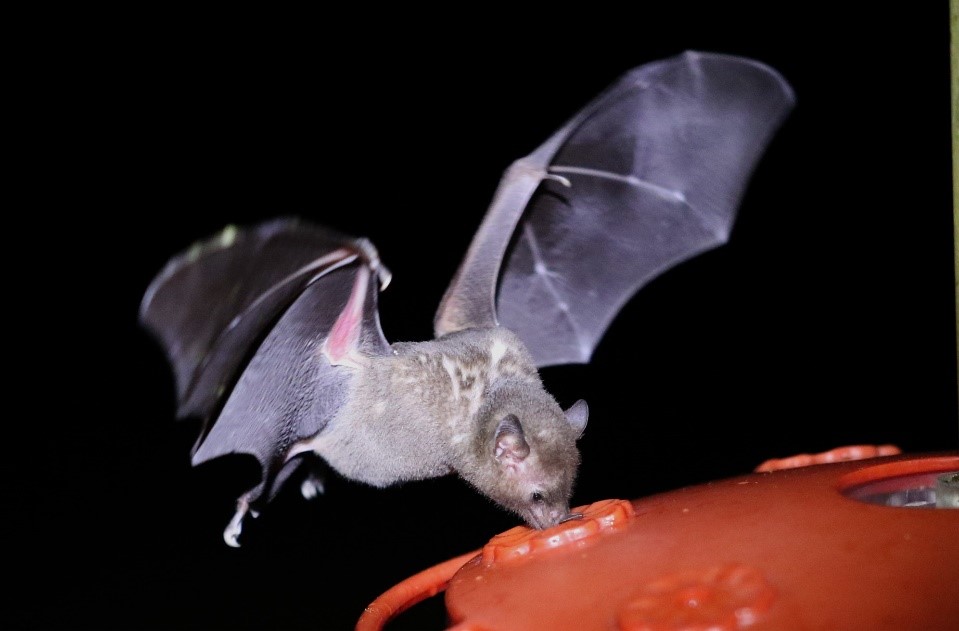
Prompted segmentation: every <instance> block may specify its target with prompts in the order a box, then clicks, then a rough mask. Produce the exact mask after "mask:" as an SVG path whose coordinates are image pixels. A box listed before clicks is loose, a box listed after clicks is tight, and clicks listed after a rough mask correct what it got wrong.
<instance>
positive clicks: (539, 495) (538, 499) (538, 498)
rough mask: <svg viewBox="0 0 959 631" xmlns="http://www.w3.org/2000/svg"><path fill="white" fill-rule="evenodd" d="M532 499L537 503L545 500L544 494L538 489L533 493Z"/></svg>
mask: <svg viewBox="0 0 959 631" xmlns="http://www.w3.org/2000/svg"><path fill="white" fill-rule="evenodd" d="M531 499H532V500H533V501H534V502H536V503H537V504H539V503H540V502H542V501H543V494H542V493H540V492H539V491H536V492H535V493H533V495H532V497H531Z"/></svg>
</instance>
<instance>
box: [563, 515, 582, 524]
mask: <svg viewBox="0 0 959 631" xmlns="http://www.w3.org/2000/svg"><path fill="white" fill-rule="evenodd" d="M582 518H583V514H582V513H570V514H569V515H567V516H566V517H563V518H562V519H560V520H559V523H561V524H565V523H566V522H568V521H573V520H574V519H582Z"/></svg>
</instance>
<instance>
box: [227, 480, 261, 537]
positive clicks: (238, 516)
mask: <svg viewBox="0 0 959 631" xmlns="http://www.w3.org/2000/svg"><path fill="white" fill-rule="evenodd" d="M253 500H254V492H253V491H250V492H248V493H244V494H243V495H241V496H240V497H239V499H237V501H236V512H235V513H234V514H233V519H231V520H230V523H228V524H227V525H226V528H225V529H224V530H223V541H225V542H226V545H228V546H230V547H231V548H239V547H240V541H239V539H240V533H241V532H243V519H244V518H245V517H246V516H247V514H249V515H250V516H251V517H253V518H254V519H256V518H257V517H259V515H260V514H259V513H258V512H257V511H255V510H253V509H252V508H250V502H252V501H253Z"/></svg>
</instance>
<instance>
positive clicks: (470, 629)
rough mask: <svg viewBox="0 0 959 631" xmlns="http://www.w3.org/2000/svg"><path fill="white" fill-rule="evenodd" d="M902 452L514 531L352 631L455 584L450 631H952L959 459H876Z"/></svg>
mask: <svg viewBox="0 0 959 631" xmlns="http://www.w3.org/2000/svg"><path fill="white" fill-rule="evenodd" d="M897 452H898V450H896V449H895V448H894V447H890V446H884V447H862V446H858V447H846V448H842V449H839V450H833V451H832V452H827V453H826V454H818V455H815V456H797V457H795V458H791V459H786V460H782V461H769V462H767V463H764V464H763V465H762V466H761V470H762V471H763V472H759V473H753V474H750V475H745V476H742V477H738V478H733V479H729V480H723V481H720V482H712V483H709V484H704V485H701V486H697V487H691V488H686V489H680V490H677V491H672V492H669V493H664V494H661V495H656V496H653V497H649V498H645V499H640V500H635V501H632V502H628V501H625V500H604V501H601V502H596V503H594V504H591V505H589V506H584V507H580V508H577V509H575V511H576V512H581V513H583V518H582V519H581V520H574V521H568V522H565V523H563V524H560V525H558V526H555V527H553V528H550V529H548V530H543V531H536V530H531V529H529V528H526V527H517V528H513V529H511V530H508V531H506V532H504V533H502V534H500V535H497V536H496V537H493V538H492V539H491V540H490V542H489V543H488V544H487V545H486V546H484V547H483V549H482V550H481V551H478V552H473V553H470V554H466V555H463V556H461V557H458V558H456V559H451V560H450V561H447V562H445V563H442V564H440V565H437V566H434V567H433V568H430V569H428V570H426V571H424V572H421V573H420V574H418V575H416V576H414V577H411V578H410V579H407V580H406V581H404V582H403V583H400V584H399V585H397V586H396V587H394V588H393V589H391V590H389V591H388V592H386V593H385V594H383V595H382V596H381V597H380V598H378V599H377V600H376V601H374V602H373V603H372V604H371V605H370V606H369V607H368V608H367V610H366V611H365V612H364V614H363V616H362V617H361V618H360V620H359V622H358V624H357V627H356V628H357V629H358V630H359V631H371V630H374V629H380V628H382V627H383V625H384V624H386V622H387V621H388V620H389V619H390V618H392V617H393V616H395V615H397V614H398V613H399V612H401V611H403V610H404V609H406V608H407V607H409V606H411V605H413V604H414V603H416V602H419V601H420V600H423V599H424V598H427V597H429V596H432V595H434V594H436V593H438V592H440V591H442V590H443V589H446V608H447V612H448V614H449V618H450V620H451V621H452V624H453V625H454V627H453V628H454V629H456V631H495V630H505V629H536V630H541V629H553V630H565V629H576V630H589V629H596V630H599V629H603V630H610V629H621V630H630V631H660V630H662V631H665V630H675V631H679V630H683V631H707V630H708V631H721V630H727V629H728V630H732V629H746V628H748V629H755V630H756V631H759V630H763V629H779V630H791V629H844V630H854V629H869V630H870V631H874V630H877V629H896V630H901V629H930V630H932V629H943V630H946V629H959V510H938V509H937V508H936V504H937V503H938V504H940V505H941V506H942V507H944V508H945V507H955V506H959V503H957V498H959V488H957V487H959V480H957V479H956V478H957V476H956V474H955V472H956V471H959V456H957V455H955V454H932V455H922V456H902V455H895V456H883V457H876V458H874V457H872V456H877V455H882V454H888V453H897ZM857 458H868V459H866V460H856V459H857ZM817 463H829V464H819V466H806V465H808V464H817ZM937 485H938V486H937Z"/></svg>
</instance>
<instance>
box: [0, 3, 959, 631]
mask: <svg viewBox="0 0 959 631" xmlns="http://www.w3.org/2000/svg"><path fill="white" fill-rule="evenodd" d="M803 6H808V8H803V9H798V10H797V11H794V12H790V11H785V10H777V11H772V10H768V9H764V10H760V11H756V10H745V9H737V10H735V11H732V12H729V11H728V10H724V11H719V10H711V11H705V12H704V10H703V9H702V8H700V7H694V6H686V5H674V6H673V8H667V9H662V8H661V9H657V10H651V9H649V8H633V9H629V10H627V11H623V10H622V9H616V10H613V9H612V8H610V7H602V6H600V5H595V6H594V5H592V4H591V5H588V6H581V7H577V8H576V9H575V11H572V10H571V9H563V8H559V7H552V8H545V7H543V8H541V9H540V10H539V11H540V14H539V15H538V16H537V18H536V19H535V20H532V21H524V22H523V23H522V24H519V23H517V22H515V21H514V16H513V15H511V14H510V13H509V12H502V13H496V14H494V13H493V11H492V9H489V10H487V9H482V10H483V11H485V12H484V13H483V14H477V13H470V12H469V11H468V10H466V9H463V13H462V14H453V13H448V14H447V13H443V12H437V11H433V12H428V13H422V14H419V15H418V14H416V13H414V12H412V10H410V11H408V12H405V13H401V14H396V15H390V14H386V13H383V12H382V11H380V10H376V9H373V8H372V7H370V8H369V9H368V14H366V15H363V16H361V18H352V20H347V19H346V18H344V17H339V16H332V15H331V16H327V17H325V18H323V17H320V18H316V17H310V18H307V17H305V16H296V15H289V16H282V17H278V16H270V17H269V18H267V17H265V16H261V15H257V14H245V15H238V14H223V15H216V16H198V15H193V14H182V15H174V14H163V15H161V14H157V15H145V14H142V15H136V16H133V15H117V14H111V15H103V16H91V15H89V14H86V15H82V16H79V15H78V16H64V15H60V16H58V20H57V24H56V31H54V32H44V29H45V27H43V26H41V27H39V28H38V29H37V30H38V34H39V35H42V37H41V38H39V39H37V40H35V41H34V43H33V44H32V45H31V46H32V47H31V48H29V50H28V49H25V52H24V56H25V57H29V58H31V59H35V60H40V62H41V63H40V70H39V71H36V72H34V71H31V70H29V69H27V68H25V67H23V68H21V70H22V71H23V75H24V78H25V79H26V80H25V82H24V85H25V86H26V87H25V88H24V89H22V90H19V91H17V92H16V94H15V96H13V97H11V98H12V99H13V100H15V101H16V102H17V104H18V105H21V106H22V110H23V111H22V115H20V118H17V119H15V122H16V123H17V127H18V129H19V130H20V131H22V132H25V136H26V140H27V142H26V143H24V145H23V148H22V150H18V151H20V153H19V154H18V157H19V159H18V160H17V162H18V165H17V167H15V169H14V170H12V171H11V173H12V174H13V175H14V179H19V182H17V184H22V185H25V190H26V191H27V192H28V193H29V194H28V195H27V196H26V197H25V198H24V199H25V200H26V201H25V202H24V203H23V207H22V213H20V214H21V216H22V218H23V219H26V220H28V221H29V220H34V221H35V222H36V225H31V228H30V229H29V230H26V231H23V234H26V235H27V236H26V237H24V242H23V243H20V242H19V240H20V237H17V236H15V235H16V234H20V233H17V232H12V233H8V234H11V235H13V236H11V237H10V238H9V239H8V247H27V248H28V251H29V252H31V253H33V254H31V257H30V258H29V260H27V261H26V262H25V263H24V262H21V263H20V264H17V265H16V266H15V267H14V271H17V270H19V266H20V265H26V266H28V267H30V275H28V276H27V279H28V281H27V282H25V283H23V285H22V286H21V285H20V282H19V278H20V277H22V275H20V274H16V273H14V274H11V275H10V276H11V279H10V287H11V295H13V296H15V297H16V299H17V300H16V302H17V305H18V307H17V309H16V312H17V315H18V317H19V318H20V320H19V322H20V324H22V325H23V327H26V328H25V329H17V330H18V331H19V330H28V329H29V327H31V325H37V324H39V325H40V326H39V330H40V331H42V333H40V334H37V335H35V336H32V337H31V336H26V335H25V336H24V337H23V338H20V334H19V333H18V334H17V335H16V336H14V337H16V338H20V339H14V340H12V343H11V347H15V346H18V344H19V343H21V342H22V341H23V339H30V340H34V339H35V340H40V342H39V346H37V345H36V344H34V345H33V346H32V347H31V351H30V352H29V353H28V357H27V358H26V359H25V360H24V361H23V363H22V364H19V365H21V366H23V369H22V370H19V371H17V372H18V375H17V377H16V378H15V379H13V380H11V381H9V382H8V383H9V386H8V388H9V389H8V397H9V398H10V400H11V401H14V402H17V403H18V406H22V410H27V413H26V414H24V413H23V411H18V412H16V414H15V415H14V416H13V417H11V418H10V419H9V422H10V423H12V424H14V425H15V426H16V427H18V428H21V427H22V428H25V429H26V431H25V432H24V433H23V436H18V437H15V438H13V439H11V441H10V443H9V444H8V450H7V451H8V452H12V455H13V456H16V457H14V458H13V459H11V460H10V461H9V462H10V463H11V464H9V465H8V466H9V471H8V475H7V476H6V479H7V482H8V484H10V490H9V491H8V492H7V493H6V502H5V515H6V518H5V519H4V524H5V526H6V527H11V528H12V530H11V531H10V532H9V533H8V536H6V537H5V538H4V541H5V544H4V545H5V547H6V548H7V555H6V556H7V559H8V562H7V564H6V566H7V571H8V573H9V574H10V575H11V576H12V577H13V578H14V579H15V580H14V585H15V587H13V589H12V590H11V591H8V592H7V594H6V598H7V600H8V605H7V607H6V610H7V612H8V616H9V615H10V612H12V616H13V619H12V621H10V622H9V624H8V625H5V626H8V627H11V628H45V627H61V628H119V627H123V628H127V627H130V626H132V627H135V628H228V627H230V628H303V629H306V628H310V629H316V628H320V629H325V628H331V629H340V628H349V627H350V626H351V625H352V624H353V623H355V621H356V619H357V618H358V616H359V615H360V613H361V611H362V609H363V607H364V606H365V605H366V604H367V603H369V602H370V601H371V600H372V599H373V598H374V597H376V596H377V595H378V594H379V593H381V592H382V591H384V590H385V589H387V588H388V587H390V586H391V585H393V584H395V583H396V582H398V581H400V580H401V579H403V578H405V577H407V576H409V575H411V574H413V573H414V572H416V571H419V570H420V569H423V568H426V567H428V566H430V565H433V564H435V563H437V562H439V561H442V560H445V559H447V558H449V557H451V556H454V555H456V554H459V553H462V552H465V551H468V550H471V549H474V548H477V547H479V546H481V545H482V544H483V543H484V542H485V541H486V540H487V539H488V538H489V537H491V536H492V535H494V534H496V533H498V532H500V531H502V530H505V529H507V528H509V527H511V526H512V525H514V524H515V523H516V521H515V519H514V518H513V517H511V516H509V515H507V514H505V513H502V512H501V511H499V510H498V509H497V508H496V507H494V506H493V505H492V504H491V503H490V502H488V501H487V500H485V499H484V498H482V497H480V496H478V495H476V494H475V493H474V492H473V491H472V490H470V489H469V488H467V487H466V485H465V484H463V483H462V482H460V481H458V480H456V479H455V478H449V479H441V480H433V481H427V482H420V483H415V484H408V485H405V486H402V487H399V488H393V489H388V490H376V489H370V488H366V487H363V486H361V485H358V484H354V483H351V482H348V481H346V480H343V479H341V478H336V477H334V478H333V479H331V480H330V481H329V483H328V490H327V494H326V495H325V496H323V497H321V498H320V499H318V500H317V501H315V502H313V503H307V502H304V501H303V500H301V499H300V498H299V495H298V493H297V489H296V488H295V487H293V486H291V488H289V489H287V490H286V491H285V492H283V493H281V495H280V496H279V497H278V498H277V500H276V501H275V502H274V503H273V505H271V507H270V508H269V510H268V511H266V512H265V514H264V515H263V516H262V517H261V518H260V519H259V520H256V521H254V522H252V523H250V524H248V526H247V531H246V532H245V533H244V537H243V541H244V547H243V548H241V549H239V550H233V549H229V548H227V547H226V546H225V545H224V544H223V543H222V540H221V538H220V533H221V531H222V529H223V527H224V525H225V523H226V521H227V520H228V519H229V517H230V515H231V514H232V511H233V501H234V498H235V497H236V496H237V495H238V494H239V493H240V492H242V491H243V490H244V489H246V488H247V487H248V486H250V485H251V483H252V482H253V481H254V480H255V478H256V476H257V470H256V467H255V466H254V465H253V464H252V463H250V462H246V461H244V460H242V459H238V460H239V462H235V461H230V460H229V459H225V460H224V461H222V462H215V463H210V464H208V465H204V466H203V467H200V468H197V469H192V468H191V467H190V466H189V448H190V445H191V444H192V441H193V438H194V433H195V430H196V424H195V423H191V422H187V423H181V424H176V423H174V422H173V420H172V418H173V413H174V408H173V404H174V401H173V382H172V376H171V374H170V372H169V370H168V368H167V365H166V362H165V360H164V357H163V355H162V353H161V351H160V349H159V347H158V346H157V345H156V344H155V343H154V342H153V340H152V339H150V338H149V336H148V335H146V334H145V333H144V332H143V331H141V330H140V329H139V328H138V327H137V324H136V314H137V307H138V303H139V300H140V298H141V297H142V294H143V291H144V289H145V288H146V286H147V284H148V283H149V281H150V280H151V278H152V277H153V275H154V274H156V273H157V271H158V270H159V269H160V268H161V267H162V265H163V264H164V262H165V261H166V260H167V259H168V257H169V256H171V255H172V254H174V253H176V252H178V251H180V250H182V249H183V248H185V247H187V246H188V245H189V244H191V243H192V242H193V241H195V240H196V239H199V238H201V237H205V236H208V235H210V234H212V233H213V232H215V231H217V230H219V229H220V228H222V227H223V226H224V225H225V224H227V223H239V224H245V223H251V222H255V221H258V220H261V219H265V218H269V217H274V216H277V215H300V216H303V217H305V218H308V219H311V220H313V221H316V222H319V223H325V224H328V225H330V226H332V227H335V228H337V229H339V230H341V231H344V232H348V233H353V234H357V235H365V236H367V237H369V238H371V239H372V240H373V241H374V243H376V244H377V246H378V247H379V249H380V253H381V255H382V256H383V258H384V260H385V261H386V262H387V264H388V265H389V266H390V267H391V269H392V270H393V272H394V279H393V284H392V285H391V287H390V288H389V290H388V291H387V292H385V294H384V295H383V296H382V300H381V314H382V321H383V327H384V330H385V332H386V334H387V337H388V338H389V339H390V340H394V341H398V340H419V339H425V338H427V337H429V336H430V334H431V322H432V315H433V311H434V309H435V306H436V304H437V302H438V300H439V298H440V295H441V293H442V291H443V289H444V288H445V286H446V283H447V282H448V281H449V278H450V276H451V275H452V273H453V271H454V270H455V267H456V265H457V264H458V262H459V259H460V257H461V255H462V253H463V252H464V250H465V248H466V246H467V244H468V243H469V240H470V237H471V235H472V232H473V231H474V230H475V228H476V226H477V225H478V223H479V221H480V219H481V217H482V215H483V212H484V210H485V208H486V204H487V203H488V201H489V199H490V196H491V194H492V192H493V189H494V188H495V185H496V183H497V181H498V178H499V175H500V173H501V172H502V170H503V169H504V168H505V167H506V166H507V165H508V164H509V163H510V162H511V161H512V160H513V159H515V158H517V157H519V156H521V155H524V154H525V153H527V152H528V151H530V150H531V149H533V148H534V147H536V146H537V145H538V144H539V143H540V142H541V141H543V140H544V139H545V138H546V137H547V136H548V135H549V134H550V133H551V132H552V131H553V130H554V129H555V128H556V127H558V126H559V125H560V124H561V123H562V122H563V121H564V120H565V119H566V118H567V117H568V116H570V115H571V114H572V113H574V112H575V111H576V110H577V109H578V108H579V107H580V106H582V105H583V104H585V103H586V102H587V101H588V100H589V99H590V98H592V97H593V96H594V95H595V94H596V93H598V92H599V91H600V90H601V89H602V88H604V87H605V86H607V85H608V84H609V83H611V82H612V81H613V80H614V79H615V78H616V77H617V76H618V75H619V74H621V73H622V72H624V71H626V70H627V69H629V68H631V67H633V66H635V65H638V64H641V63H643V62H646V61H651V60H655V59H659V58H662V57H665V56H670V55H674V54H677V53H679V52H681V51H683V50H685V49H697V50H709V51H717V52H724V53H731V54H739V55H745V56H750V57H754V58H757V59H759V60H761V61H764V62H766V63H768V64H769V65H771V66H773V67H774V68H776V69H778V70H779V71H780V72H781V73H782V74H783V75H784V76H785V77H786V79H787V80H788V81H789V82H790V83H791V84H792V86H793V87H794V89H795V91H796V94H797V99H798V103H797V107H796V109H795V110H794V112H793V113H792V115H791V116H790V118H789V119H788V120H787V122H786V123H785V125H784V126H783V128H782V129H781V132H780V133H779V135H778V136H777V137H776V139H775V140H774V142H773V144H772V145H771V147H770V149H769V151H768V153H767V155H766V157H765V159H764V160H763V161H762V163H761V164H760V166H759V168H758V170H757V171H756V173H755V175H754V178H753V181H752V183H751V186H750V188H749V190H748V192H747V194H746V196H745V199H744V201H743V204H742V207H741V212H740V219H739V221H738V223H737V226H736V228H735V230H734V232H733V234H732V239H731V241H730V243H729V244H728V246H726V247H724V248H721V249H719V250H715V251H713V252H710V253H708V254H706V255H704V256H701V257H699V258H697V259H695V260H693V261H690V262H689V263H687V264H684V265H682V266H681V267H679V268H677V269H674V270H673V271H671V272H669V273H668V274H666V275H664V276H663V277H661V278H659V279H657V280H656V281H654V282H653V283H652V284H650V285H649V286H648V287H646V288H645V289H644V290H643V291H642V292H641V293H640V294H639V295H637V297H636V298H635V299H634V300H633V301H632V302H631V303H630V304H629V305H628V306H627V307H626V308H625V310H624V311H623V312H622V313H621V314H620V316H619V317H618V319H617V320H616V321H615V322H614V324H613V326H612V327H611V329H610V330H609V332H608V334H607V336H606V337H605V338H604V340H603V342H602V343H601V344H600V346H599V348H598V349H597V352H596V354H595V357H594V360H593V362H592V364H590V365H588V366H569V367H557V368H551V369H547V370H545V371H544V373H543V376H544V379H545V381H546V383H547V386H548V388H549V389H550V390H551V391H552V392H553V393H554V394H555V396H556V397H557V399H558V400H559V401H560V403H561V404H563V405H567V404H569V403H571V402H572V401H574V400H576V399H577V398H580V397H582V398H585V399H587V400H588V401H589V403H590V408H591V418H590V425H589V428H588V430H587V432H586V435H585V436H584V438H583V439H582V441H581V448H582V454H583V466H582V469H581V474H580V477H579V483H578V486H577V490H576V494H575V496H574V503H577V504H581V503H588V502H591V501H595V500H599V499H603V498H609V497H623V498H634V497H640V496H644V495H648V494H651V493H655V492H660V491H666V490H670V489H674V488H677V487H680V486H683V485H689V484H697V483H702V482H706V481H709V480H713V479H718V478H722V477H727V476H730V475H735V474H740V473H744V472H747V471H749V470H751V469H752V468H753V467H755V466H756V465H757V464H758V463H760V462H761V461H763V460H764V459H766V458H770V457H782V456H787V455H792V454H794V453H800V452H816V451H822V450H826V449H829V448H832V447H836V446H840V445H846V444H854V443H867V444H881V443H895V444H897V445H899V446H900V447H901V448H902V449H903V450H905V451H910V452H922V451H932V450H943V449H955V448H956V444H957V420H956V419H957V412H956V402H957V392H956V355H955V332H954V325H955V315H954V313H955V312H954V303H953V271H952V270H953V266H952V258H951V257H952V250H951V246H952V239H951V236H950V235H951V184H950V145H949V123H950V114H949V81H948V72H949V58H948V10H947V4H946V3H945V2H923V3H919V2H914V3H908V4H905V3H904V4H903V5H901V6H898V7H897V8H889V9H887V8H884V7H880V6H879V5H875V4H869V3H865V4H862V5H859V6H856V5H852V4H848V5H844V6H846V8H844V9H842V10H841V11H837V10H836V9H835V8H828V9H826V8H821V7H820V8H816V7H813V6H810V5H803ZM480 10H481V9H480V8H476V7H474V8H473V9H472V11H473V12H477V11H480ZM74 17H75V18H76V19H75V20H74ZM357 19H360V20H361V21H354V20H357ZM111 24H118V25H119V26H111ZM81 25H82V26H81ZM51 28H52V27H51ZM471 33H472V34H471ZM27 53H29V54H27ZM18 59H19V58H18ZM17 63H19V62H17ZM21 176H22V177H21ZM51 239H52V242H51ZM33 244H38V246H37V247H32V246H33ZM51 245H52V247H40V246H51ZM46 252H52V253H53V254H52V255H49V256H48V255H47V254H46ZM51 263H52V265H51ZM31 278H39V279H41V282H33V281H31V280H30V279H31ZM13 290H16V291H13ZM403 623H405V625H406V626H408V627H410V628H417V627H420V626H421V625H425V626H426V627H427V628H438V627H441V626H442V624H443V614H442V611H441V608H440V607H439V606H438V605H435V604H434V605H433V606H432V608H429V609H426V610H424V612H423V613H419V614H415V613H414V614H412V615H408V616H407V617H406V618H405V619H403ZM430 625H432V626H430ZM397 626H398V627H399V626H400V625H397Z"/></svg>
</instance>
